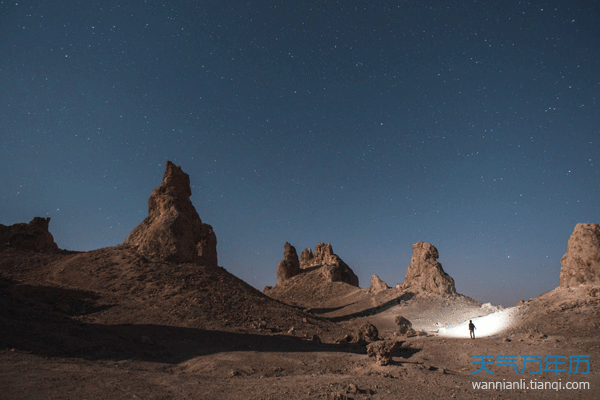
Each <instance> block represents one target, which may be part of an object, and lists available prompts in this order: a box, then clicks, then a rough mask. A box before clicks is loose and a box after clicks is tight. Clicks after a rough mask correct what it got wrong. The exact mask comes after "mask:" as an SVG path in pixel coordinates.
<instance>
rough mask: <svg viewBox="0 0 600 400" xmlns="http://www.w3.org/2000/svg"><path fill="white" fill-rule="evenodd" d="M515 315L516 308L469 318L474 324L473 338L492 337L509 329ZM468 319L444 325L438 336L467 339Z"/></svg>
mask: <svg viewBox="0 0 600 400" xmlns="http://www.w3.org/2000/svg"><path fill="white" fill-rule="evenodd" d="M517 313H518V309H517V308H516V307H511V308H507V309H505V310H501V311H496V312H495V313H492V314H488V315H484V316H483V317H474V318H469V319H471V320H472V321H473V324H475V338H481V337H487V336H493V335H496V334H498V333H501V332H502V331H504V330H506V329H508V328H510V327H511V326H512V324H513V322H514V319H515V317H516V315H517ZM469 319H466V320H464V321H461V322H459V323H457V324H455V325H445V326H442V327H440V329H439V331H438V335H439V336H444V337H453V338H463V339H469V337H470V336H469Z"/></svg>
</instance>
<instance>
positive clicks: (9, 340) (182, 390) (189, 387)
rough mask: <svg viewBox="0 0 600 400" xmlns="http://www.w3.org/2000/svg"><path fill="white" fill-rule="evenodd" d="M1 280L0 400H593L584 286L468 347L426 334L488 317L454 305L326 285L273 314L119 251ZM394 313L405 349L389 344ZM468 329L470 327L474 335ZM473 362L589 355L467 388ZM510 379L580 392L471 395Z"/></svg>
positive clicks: (530, 307)
mask: <svg viewBox="0 0 600 400" xmlns="http://www.w3.org/2000/svg"><path fill="white" fill-rule="evenodd" d="M0 272H1V278H0V279H1V280H0V302H1V304H2V307H1V311H0V321H1V322H2V324H1V327H2V335H1V342H0V349H1V350H0V382H1V387H2V388H3V389H2V393H1V394H0V398H2V399H117V398H118V399H282V398H294V399H314V398H323V399H326V398H353V399H399V398H413V399H429V398H433V397H438V398H459V399H479V398H483V399H487V398H498V399H501V398H534V399H537V398H539V399H553V398H557V399H558V398H564V397H565V396H567V397H568V398H585V399H596V398H599V397H600V389H599V383H600V379H599V378H600V376H599V374H600V370H599V369H598V367H597V360H598V359H599V356H600V336H599V335H598V330H599V329H600V318H599V317H598V316H599V314H598V312H599V311H600V306H599V299H600V298H599V294H600V290H599V289H598V288H596V287H588V286H582V287H580V288H571V289H564V288H557V289H555V290H554V291H551V292H549V293H546V294H544V295H543V296H540V297H539V298H535V299H531V300H529V301H527V302H525V303H524V304H522V305H520V306H518V309H515V310H514V311H515V313H514V316H513V318H512V320H511V321H510V324H508V325H507V326H506V327H505V328H506V329H503V330H502V329H501V330H500V331H498V332H497V333H495V334H493V335H490V336H488V337H484V338H477V339H475V340H471V339H468V331H467V332H465V337H459V338H456V337H444V336H441V335H440V333H439V328H440V326H442V327H443V326H450V325H452V324H453V323H459V322H464V320H465V319H468V318H473V319H475V318H476V317H481V316H482V315H486V314H490V313H493V312H494V311H495V309H494V308H493V307H492V308H490V307H489V306H483V307H482V305H480V304H479V303H477V302H475V301H473V300H471V299H468V298H466V297H464V296H460V295H457V296H448V297H440V296H433V295H427V294H420V295H416V296H415V295H412V294H409V293H407V292H403V291H402V290H399V289H389V290H386V291H383V292H380V293H377V294H372V293H369V291H368V289H359V288H356V287H352V286H350V285H348V284H346V283H343V282H336V283H333V284H327V285H325V284H323V285H321V286H320V288H319V289H318V290H319V295H315V293H308V294H307V296H305V298H300V297H299V296H296V297H295V298H294V300H293V301H290V303H292V305H287V304H284V303H283V302H281V301H278V300H275V299H272V298H270V297H268V296H265V295H264V294H262V293H260V292H259V291H257V290H255V289H253V288H251V287H250V286H249V285H247V284H245V283H244V282H242V281H241V280H239V279H237V278H235V277H234V276H233V275H231V274H229V273H228V272H227V271H226V270H225V269H223V268H220V267H211V266H201V265H197V264H168V263H156V262H152V261H149V260H147V259H146V258H144V257H142V256H140V255H138V254H137V253H135V252H134V251H132V250H130V249H128V248H126V247H124V246H119V247H115V248H107V249H100V250H97V251H92V252H86V253H74V252H60V253H53V254H46V253H39V252H33V251H25V250H17V249H12V248H8V247H7V248H4V249H3V251H2V252H1V253H0ZM311 299H312V300H311ZM311 301H312V303H311V306H312V307H310V308H308V307H307V306H306V303H308V302H311ZM298 304H304V305H298ZM397 315H402V316H404V317H406V318H407V319H409V320H411V321H412V322H413V327H414V328H415V330H416V331H417V332H419V335H416V336H412V337H401V336H399V335H398V334H397V329H396V326H395V323H394V318H395V316H397ZM365 322H370V323H372V324H373V325H375V326H376V327H377V328H378V332H379V337H380V338H386V339H389V340H397V341H398V342H399V343H401V346H400V347H399V349H397V350H396V352H395V353H394V354H393V362H392V363H391V364H390V365H383V366H381V365H377V364H376V363H375V360H374V359H373V358H371V357H369V356H368V355H367V353H366V348H365V344H364V343H360V342H353V341H352V340H350V341H348V340H347V338H346V336H347V335H350V336H352V335H353V333H354V332H356V330H357V329H358V328H359V327H360V326H361V325H362V324H364V323H365ZM475 322H477V319H475ZM436 324H437V325H436ZM476 325H479V327H478V330H479V329H483V321H482V322H477V323H476ZM436 331H437V332H436ZM476 333H477V331H476ZM344 338H346V340H345V339H344ZM482 354H485V355H494V356H496V355H500V354H504V355H516V356H517V357H519V356H521V355H531V354H534V355H535V354H539V355H544V356H545V355H551V356H567V360H568V357H569V356H571V355H589V356H590V358H589V359H590V368H589V374H586V375H583V374H567V372H559V373H558V374H555V373H554V372H543V373H542V374H540V375H531V374H528V373H527V372H525V373H524V374H515V373H514V371H513V367H512V366H508V365H493V366H490V367H489V368H490V369H491V370H492V371H493V372H495V374H494V375H491V374H488V373H485V372H480V373H478V374H475V375H474V374H473V372H475V371H476V370H477V368H478V366H476V365H473V364H472V362H473V361H475V360H476V358H474V357H472V356H473V355H482ZM521 365H522V363H521V361H520V360H519V369H520V368H521ZM567 369H568V366H567ZM582 369H583V368H582ZM520 379H526V380H528V381H529V380H530V379H537V381H539V382H550V383H552V382H559V381H560V382H562V383H563V384H565V383H566V382H589V383H590V388H589V389H579V390H566V389H563V390H552V389H505V390H502V389H487V390H483V389H479V390H477V389H473V386H472V385H473V384H472V382H486V381H494V382H498V381H519V380H520Z"/></svg>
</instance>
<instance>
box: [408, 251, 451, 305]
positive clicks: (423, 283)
mask: <svg viewBox="0 0 600 400" xmlns="http://www.w3.org/2000/svg"><path fill="white" fill-rule="evenodd" d="M412 248H413V254H412V258H411V260H410V265H409V266H408V269H407V270H406V276H405V278H404V284H403V285H402V287H403V288H404V289H411V290H415V291H417V292H427V293H435V294H456V287H455V286H454V279H452V277H451V276H450V275H448V274H447V273H445V272H444V269H443V268H442V264H440V263H439V262H438V261H437V259H438V257H439V254H438V250H437V249H436V248H435V246H433V245H432V244H430V243H424V242H421V241H419V242H417V243H415V244H413V246H412Z"/></svg>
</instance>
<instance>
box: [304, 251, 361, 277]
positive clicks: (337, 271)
mask: <svg viewBox="0 0 600 400" xmlns="http://www.w3.org/2000/svg"><path fill="white" fill-rule="evenodd" d="M311 253H312V252H311V250H310V249H305V250H304V251H303V252H302V254H303V258H302V260H301V261H300V268H302V269H307V268H314V267H320V268H321V273H322V274H323V277H324V278H325V280H326V281H328V282H346V283H349V284H350V285H353V286H358V277H357V276H356V274H355V273H354V271H352V269H350V267H349V266H348V265H347V264H346V263H345V262H344V261H342V259H341V258H340V257H338V256H337V254H334V253H333V248H332V247H331V244H329V243H327V244H325V243H319V244H318V245H317V246H316V247H315V253H314V255H313V256H312V257H311Z"/></svg>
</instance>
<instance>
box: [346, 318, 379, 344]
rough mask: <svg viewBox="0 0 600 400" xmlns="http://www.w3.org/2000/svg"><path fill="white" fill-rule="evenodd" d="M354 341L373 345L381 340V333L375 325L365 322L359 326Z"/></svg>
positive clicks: (353, 337)
mask: <svg viewBox="0 0 600 400" xmlns="http://www.w3.org/2000/svg"><path fill="white" fill-rule="evenodd" d="M352 339H353V340H352V341H353V342H357V343H371V342H375V341H377V340H379V331H378V330H377V327H375V325H373V324H371V323H370V322H365V323H364V324H362V325H361V326H359V327H358V328H357V329H356V331H355V332H354V334H353V335H352Z"/></svg>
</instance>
